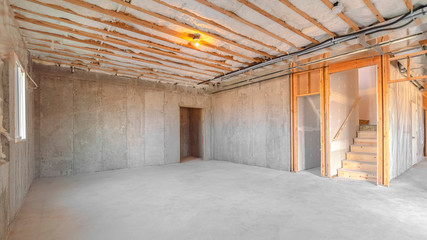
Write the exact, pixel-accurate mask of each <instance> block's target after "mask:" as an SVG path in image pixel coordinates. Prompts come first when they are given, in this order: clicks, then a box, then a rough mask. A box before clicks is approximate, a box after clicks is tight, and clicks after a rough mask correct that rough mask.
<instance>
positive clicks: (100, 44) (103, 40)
mask: <svg viewBox="0 0 427 240" xmlns="http://www.w3.org/2000/svg"><path fill="white" fill-rule="evenodd" d="M15 17H16V19H17V20H19V21H25V22H29V23H32V24H36V25H39V26H43V27H48V28H52V29H56V30H60V31H63V32H68V33H71V34H77V35H80V36H83V37H87V38H89V40H81V39H80V41H79V40H78V39H76V38H72V37H70V36H68V37H65V36H62V35H59V34H52V33H50V34H49V33H48V32H41V31H38V32H39V33H42V34H45V35H50V36H56V37H59V38H64V39H68V40H73V41H79V42H81V43H86V44H89V45H94V46H97V47H98V48H106V49H109V50H113V51H120V52H123V53H125V54H131V55H136V56H139V57H144V58H150V59H154V60H156V61H150V60H145V59H140V58H139V59H140V61H144V62H146V63H148V64H154V65H159V66H163V67H170V68H175V69H179V70H184V71H189V72H193V73H197V74H205V75H206V73H203V72H200V71H193V70H189V69H186V68H195V67H194V66H191V65H188V64H182V63H179V62H175V61H170V60H167V59H161V58H158V57H155V56H152V55H147V54H143V53H136V52H133V51H132V50H130V49H128V50H125V49H121V48H117V47H114V46H112V45H107V44H105V43H113V44H120V45H122V46H125V43H126V42H125V43H123V42H122V41H120V40H117V39H114V38H110V37H105V38H104V37H103V36H100V35H96V34H92V33H88V32H84V31H81V30H74V29H72V28H68V27H65V26H61V25H57V24H53V23H49V22H45V21H41V20H36V19H31V18H27V17H25V16H23V15H20V14H16V16H15ZM26 30H31V29H26ZM61 36H62V37H61ZM92 39H96V40H98V41H99V42H96V41H93V40H92ZM135 48H137V47H135ZM137 49H138V48H137ZM162 62H168V63H171V64H175V65H180V66H182V67H183V68H178V67H174V66H169V65H165V64H163V63H162ZM199 70H202V71H207V72H212V73H215V74H221V73H222V72H218V71H213V70H209V69H199Z"/></svg>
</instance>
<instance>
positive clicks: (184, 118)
mask: <svg viewBox="0 0 427 240" xmlns="http://www.w3.org/2000/svg"><path fill="white" fill-rule="evenodd" d="M179 114H180V122H179V124H180V131H179V145H180V157H181V158H184V157H187V156H190V155H191V145H190V109H189V108H185V107H182V108H180V113H179Z"/></svg>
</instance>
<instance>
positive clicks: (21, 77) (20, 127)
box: [11, 53, 27, 143]
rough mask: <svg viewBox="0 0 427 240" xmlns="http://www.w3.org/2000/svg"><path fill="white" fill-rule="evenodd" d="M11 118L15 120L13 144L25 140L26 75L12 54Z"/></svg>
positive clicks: (16, 57) (15, 56)
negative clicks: (12, 104)
mask: <svg viewBox="0 0 427 240" xmlns="http://www.w3.org/2000/svg"><path fill="white" fill-rule="evenodd" d="M13 56H14V57H13V61H12V62H11V64H13V65H14V67H13V75H12V76H13V89H14V91H13V99H14V101H13V103H14V106H13V116H14V118H15V143H17V142H20V141H24V140H26V139H27V116H26V115H27V114H26V113H27V111H26V73H25V69H24V68H23V67H22V64H21V62H20V61H19V59H18V56H17V55H16V54H15V53H14V54H13Z"/></svg>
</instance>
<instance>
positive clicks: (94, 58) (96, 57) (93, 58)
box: [28, 39, 202, 82]
mask: <svg viewBox="0 0 427 240" xmlns="http://www.w3.org/2000/svg"><path fill="white" fill-rule="evenodd" d="M35 40H38V41H44V42H47V43H51V41H49V40H47V39H35ZM28 44H30V45H34V46H37V47H43V48H47V49H50V46H48V45H44V44H38V43H34V42H29V43H28ZM66 46H67V47H71V48H73V46H72V45H66ZM55 49H57V50H58V48H55ZM46 51H48V52H47V53H50V54H55V51H52V50H46ZM60 51H63V52H67V53H71V54H72V55H70V54H65V53H60V55H62V56H66V57H74V58H78V59H84V60H88V61H96V62H100V63H105V64H110V65H117V66H120V67H126V68H131V69H135V70H138V71H141V70H143V71H147V72H151V73H155V74H163V75H166V76H168V77H172V78H174V79H175V78H183V79H188V81H193V82H201V81H202V80H200V79H196V78H193V77H190V76H182V75H177V74H172V73H167V72H162V71H155V70H154V69H152V68H147V67H146V66H142V65H137V64H134V63H128V62H120V63H117V61H116V60H113V59H109V58H106V57H104V56H101V55H95V54H79V55H78V56H77V55H74V54H76V52H75V51H71V50H70V49H64V48H61V49H60ZM82 55H84V56H88V57H90V58H87V57H84V56H82ZM101 59H103V60H101ZM123 64H126V65H123ZM129 65H132V66H129ZM135 66H140V67H135ZM180 80H182V79H180Z"/></svg>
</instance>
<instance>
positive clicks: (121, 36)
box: [12, 6, 233, 71]
mask: <svg viewBox="0 0 427 240" xmlns="http://www.w3.org/2000/svg"><path fill="white" fill-rule="evenodd" d="M12 8H13V9H15V10H18V11H22V12H27V13H30V14H34V15H37V16H41V17H44V18H49V19H52V20H56V21H62V22H64V23H67V24H70V25H74V26H78V27H81V28H85V29H89V30H92V31H96V32H99V33H101V34H104V35H96V34H91V33H88V32H84V31H75V32H78V33H80V32H82V33H85V36H86V37H90V36H92V37H90V38H94V39H98V40H100V41H105V42H111V43H114V44H119V45H121V46H124V47H129V48H131V49H139V50H141V51H145V52H150V53H154V54H158V55H162V56H167V57H171V58H176V59H180V60H183V61H186V62H193V63H197V64H200V65H205V66H208V67H212V68H216V69H222V70H225V71H233V69H231V68H229V67H224V66H221V65H216V64H212V63H206V62H203V61H199V60H195V59H191V58H187V57H183V56H180V55H177V54H174V53H170V52H165V51H161V50H158V49H154V48H149V47H144V46H140V45H135V44H132V43H128V42H125V41H122V40H118V39H115V38H111V37H109V36H108V35H112V36H115V37H119V38H124V39H127V40H130V41H135V42H139V43H143V44H144V42H143V41H142V42H141V40H140V39H137V38H134V37H129V36H127V35H125V34H121V33H118V32H114V31H107V30H103V29H99V28H94V27H90V26H86V25H82V24H80V23H76V22H73V21H71V20H69V19H65V18H58V17H53V16H49V15H45V14H41V13H36V12H33V11H30V10H26V9H23V8H18V7H15V6H12ZM20 16H21V15H20ZM55 25H56V24H55ZM55 25H52V26H55ZM56 26H60V25H56ZM56 29H57V28H56ZM58 30H59V29H58ZM70 33H74V32H70ZM88 35H90V36H88ZM103 36H105V37H103ZM146 56H149V55H146ZM157 60H159V59H158V58H157Z"/></svg>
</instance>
